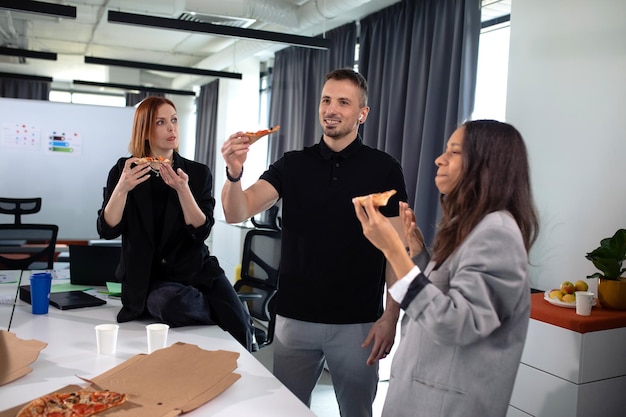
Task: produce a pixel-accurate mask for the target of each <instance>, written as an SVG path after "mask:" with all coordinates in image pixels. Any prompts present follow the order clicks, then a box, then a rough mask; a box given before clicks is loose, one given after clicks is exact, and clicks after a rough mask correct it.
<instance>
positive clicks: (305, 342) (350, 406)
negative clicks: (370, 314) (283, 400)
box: [273, 316, 378, 417]
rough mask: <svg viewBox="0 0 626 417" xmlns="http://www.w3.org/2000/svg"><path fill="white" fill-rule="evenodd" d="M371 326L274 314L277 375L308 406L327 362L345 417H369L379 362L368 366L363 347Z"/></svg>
mask: <svg viewBox="0 0 626 417" xmlns="http://www.w3.org/2000/svg"><path fill="white" fill-rule="evenodd" d="M372 325H373V323H358V324H322V323H310V322H305V321H300V320H294V319H289V318H285V317H282V316H276V328H275V335H274V342H273V346H274V375H275V376H276V377H277V378H278V379H279V380H280V381H281V382H282V383H283V384H284V385H285V386H286V387H287V388H289V390H290V391H291V392H293V393H294V394H295V395H296V397H298V398H299V399H300V400H301V401H302V402H303V403H305V404H306V405H307V406H310V405H311V392H312V391H313V388H315V384H316V383H317V381H318V380H319V378H320V375H321V374H322V370H323V368H324V361H326V363H327V364H328V369H329V370H330V377H331V378H332V381H333V387H334V389H335V396H336V397H337V402H338V403H339V412H340V414H341V416H342V417H371V416H372V403H373V402H374V398H375V397H376V389H377V387H378V362H377V363H376V364H375V365H372V366H368V365H367V364H366V363H365V362H366V360H367V358H368V357H369V355H370V353H371V345H370V346H368V347H366V348H362V347H361V344H362V343H363V341H364V340H365V338H366V337H367V334H368V332H369V330H370V329H371V327H372Z"/></svg>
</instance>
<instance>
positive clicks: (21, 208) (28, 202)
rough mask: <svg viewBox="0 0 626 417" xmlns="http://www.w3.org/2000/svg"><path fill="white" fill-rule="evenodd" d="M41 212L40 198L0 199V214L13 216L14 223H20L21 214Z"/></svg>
mask: <svg viewBox="0 0 626 417" xmlns="http://www.w3.org/2000/svg"><path fill="white" fill-rule="evenodd" d="M39 210H41V197H34V198H7V197H0V213H1V214H12V215H14V216H15V220H14V223H15V224H21V223H22V214H33V213H37V212H39Z"/></svg>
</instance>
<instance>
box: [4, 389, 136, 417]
mask: <svg viewBox="0 0 626 417" xmlns="http://www.w3.org/2000/svg"><path fill="white" fill-rule="evenodd" d="M125 401H126V394H120V393H117V392H112V391H89V390H83V391H73V392H55V393H53V394H48V395H44V396H43V397H39V398H36V399H34V400H33V401H31V402H30V403H28V404H27V405H25V406H24V407H23V408H22V409H21V410H20V411H19V412H18V413H17V416H16V417H35V416H37V417H89V416H93V415H95V414H98V413H100V412H102V411H104V410H108V409H110V408H113V407H117V406H118V405H121V404H123V403H124V402H125Z"/></svg>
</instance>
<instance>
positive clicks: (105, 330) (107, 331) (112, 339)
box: [96, 324, 120, 355]
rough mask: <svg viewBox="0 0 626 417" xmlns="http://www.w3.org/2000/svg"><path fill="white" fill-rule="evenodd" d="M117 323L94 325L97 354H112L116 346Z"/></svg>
mask: <svg viewBox="0 0 626 417" xmlns="http://www.w3.org/2000/svg"><path fill="white" fill-rule="evenodd" d="M119 328H120V326H118V325H117V324H99V325H97V326H96V344H97V346H98V354H99V355H113V354H115V350H116V347H117V331H118V330H119Z"/></svg>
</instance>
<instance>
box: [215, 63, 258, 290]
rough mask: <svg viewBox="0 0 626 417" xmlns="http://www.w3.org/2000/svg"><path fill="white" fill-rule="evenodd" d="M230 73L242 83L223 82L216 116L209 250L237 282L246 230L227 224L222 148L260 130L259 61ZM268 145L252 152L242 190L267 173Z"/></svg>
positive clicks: (224, 80) (244, 65)
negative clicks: (237, 75) (231, 140)
mask: <svg viewBox="0 0 626 417" xmlns="http://www.w3.org/2000/svg"><path fill="white" fill-rule="evenodd" d="M227 71H233V72H239V73H241V74H242V79H241V80H231V79H226V78H224V79H220V85H219V99H218V102H219V106H218V114H217V127H216V129H217V133H216V134H217V143H216V164H215V165H216V168H215V172H214V173H213V175H214V176H215V190H214V195H215V199H216V204H215V213H214V214H215V219H216V223H215V226H214V227H213V230H212V232H211V237H210V242H209V247H210V249H211V253H212V254H213V255H215V256H217V258H218V260H219V262H220V265H221V266H222V268H223V269H224V271H225V272H226V276H227V277H229V278H230V279H231V280H233V279H234V271H235V268H236V266H237V265H238V264H240V263H241V249H242V245H243V239H244V237H245V230H244V229H242V228H240V227H237V226H233V225H229V224H226V223H225V221H224V220H223V219H224V210H223V208H222V202H221V198H220V195H221V193H222V186H223V184H224V181H226V174H225V164H224V159H223V158H222V152H221V149H222V145H223V143H224V141H225V140H226V138H228V136H230V135H231V134H232V133H235V132H238V131H247V130H257V128H258V127H259V126H258V114H259V74H260V63H259V60H258V59H257V58H250V59H247V60H245V61H241V62H238V63H237V65H236V67H233V68H230V69H227ZM266 144H267V141H259V142H257V143H255V144H254V146H253V147H251V148H250V152H249V153H248V157H247V160H246V163H245V174H244V177H243V178H242V180H241V182H242V186H243V187H244V188H246V187H248V186H249V185H250V184H251V183H252V182H254V181H256V180H257V179H258V177H259V175H261V173H262V172H263V171H264V170H265V161H266V156H265V155H266V153H267V146H266Z"/></svg>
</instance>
